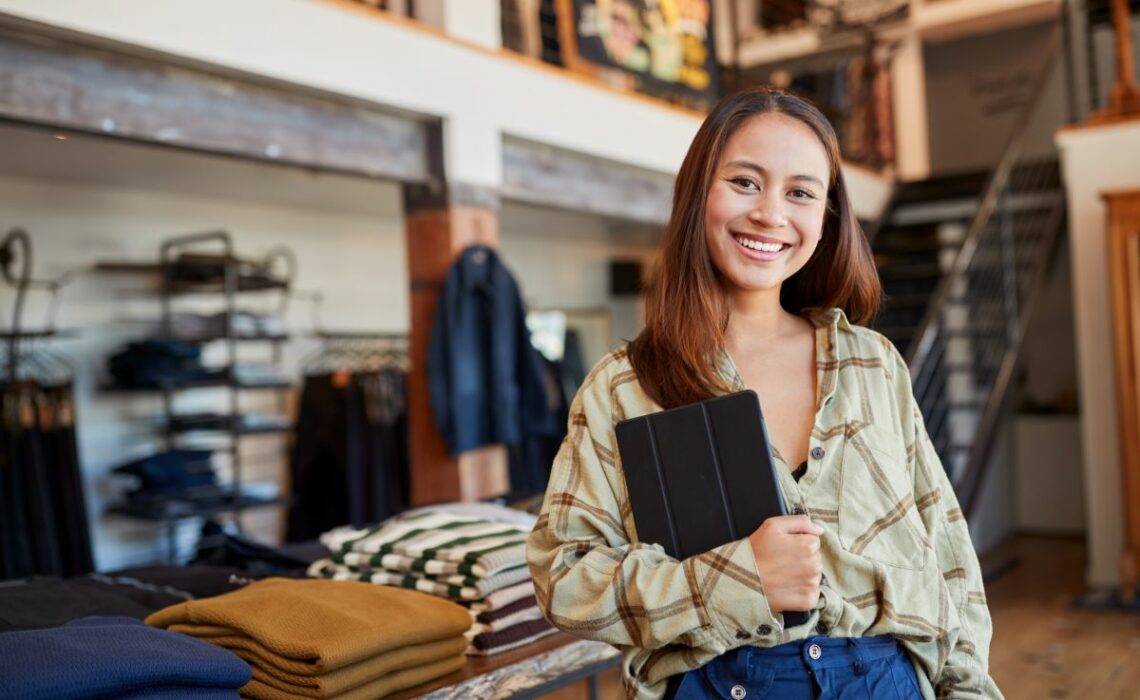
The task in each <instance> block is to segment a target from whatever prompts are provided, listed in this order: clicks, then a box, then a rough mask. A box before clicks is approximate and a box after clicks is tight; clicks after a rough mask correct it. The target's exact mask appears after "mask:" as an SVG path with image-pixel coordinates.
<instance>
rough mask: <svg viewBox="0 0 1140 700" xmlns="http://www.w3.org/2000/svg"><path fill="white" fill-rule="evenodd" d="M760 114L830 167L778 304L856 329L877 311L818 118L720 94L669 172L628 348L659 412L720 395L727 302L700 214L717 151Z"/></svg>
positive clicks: (757, 91)
mask: <svg viewBox="0 0 1140 700" xmlns="http://www.w3.org/2000/svg"><path fill="white" fill-rule="evenodd" d="M768 112H778V113H780V114H785V115H787V116H789V117H792V118H794V119H798V120H799V121H801V122H803V123H804V124H806V125H807V126H808V127H810V128H811V129H812V131H814V132H815V134H816V136H818V137H819V140H820V142H821V143H822V144H823V147H824V149H825V150H826V151H827V156H828V159H829V160H830V162H831V173H830V182H829V183H828V188H827V214H826V215H825V217H824V222H823V235H822V237H821V239H820V242H819V245H818V246H817V247H816V250H815V252H814V253H813V254H812V257H811V259H809V260H808V262H807V263H806V264H805V265H804V267H803V268H802V269H800V270H799V271H798V272H796V274H794V275H792V276H791V277H790V278H788V279H787V280H785V282H784V284H783V285H782V287H781V289H780V304H781V305H782V306H783V307H784V309H786V310H787V311H789V312H791V313H794V314H799V315H808V314H809V313H811V311H813V310H823V309H831V308H834V307H839V308H841V309H843V311H844V312H845V313H846V314H847V317H848V318H849V319H850V320H851V321H852V322H853V323H866V322H867V321H868V320H870V319H871V318H872V317H873V316H874V314H875V311H876V310H877V309H878V305H879V299H880V296H881V293H882V292H881V287H880V284H879V275H878V272H877V271H876V269H875V263H874V260H873V258H872V256H871V247H870V245H868V243H867V238H866V236H864V235H863V231H862V228H861V227H860V226H859V221H858V220H857V219H856V218H855V212H854V210H853V209H852V207H851V201H850V198H849V197H848V194H847V185H846V183H845V182H844V180H843V172H842V170H841V169H840V154H839V143H838V141H837V140H836V138H835V131H834V130H833V129H832V128H831V124H829V123H828V121H827V118H826V117H824V116H823V114H821V113H820V112H819V110H818V109H816V108H815V107H814V106H813V105H812V104H811V103H809V102H807V101H806V100H803V99H801V98H799V97H796V96H794V95H791V94H788V93H786V92H783V91H781V90H776V89H774V88H767V87H759V88H752V89H748V90H744V91H741V92H738V93H736V94H734V95H730V96H728V97H726V98H724V99H723V100H721V101H720V102H719V103H718V104H717V105H716V106H715V107H714V108H713V110H712V112H710V113H709V116H708V117H707V118H706V119H705V121H704V123H703V124H701V128H700V129H699V130H698V131H697V135H696V136H695V137H694V138H693V143H692V144H691V145H690V146H689V152H688V153H687V154H686V155H685V160H684V162H683V163H682V164H681V170H680V172H679V173H677V180H676V182H675V183H674V186H673V212H672V215H671V216H670V217H669V223H668V225H667V226H666V228H665V236H664V240H663V242H662V255H661V259H660V260H659V261H658V265H657V269H656V271H655V273H654V274H653V276H652V279H651V280H650V282H649V285H648V288H647V290H646V292H647V296H646V303H645V310H646V314H645V315H646V323H645V328H644V330H642V332H641V334H640V335H638V336H637V338H636V339H634V340H633V341H632V342H631V343H630V344H629V358H630V362H631V363H632V364H633V368H634V370H635V371H636V372H637V377H638V380H639V381H640V383H641V386H642V387H643V388H644V390H645V392H646V393H647V394H648V395H649V397H650V398H652V399H653V400H654V401H656V402H657V403H658V404H660V405H661V406H662V407H664V408H670V407H673V406H679V405H682V404H686V403H691V402H693V401H700V400H703V399H707V398H711V397H713V396H715V395H717V394H721V393H724V392H726V391H729V389H730V387H728V386H727V384H726V383H725V381H724V380H723V379H722V378H721V377H720V375H719V374H718V372H717V368H716V367H715V366H714V362H713V360H714V358H715V357H716V356H717V354H718V353H719V351H721V350H723V348H724V332H725V329H726V328H727V324H728V300H727V295H726V290H725V288H724V285H723V283H722V281H721V279H720V275H719V274H718V272H717V270H716V268H715V267H714V265H713V262H712V259H711V258H710V256H709V251H708V244H707V243H706V241H705V207H706V202H707V200H708V192H709V188H710V186H711V183H712V178H713V175H714V173H715V170H716V167H717V165H718V164H719V163H720V159H721V154H722V153H723V152H724V148H725V144H727V143H728V140H729V138H731V137H732V135H733V134H734V133H735V132H736V130H737V129H739V128H740V127H741V126H742V125H743V124H744V123H745V122H746V121H747V120H748V119H750V118H752V117H755V116H759V115H761V114H765V113H768Z"/></svg>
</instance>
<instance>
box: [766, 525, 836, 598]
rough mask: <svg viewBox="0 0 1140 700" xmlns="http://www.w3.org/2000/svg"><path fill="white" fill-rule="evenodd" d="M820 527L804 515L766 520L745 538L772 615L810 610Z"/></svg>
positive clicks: (819, 566) (818, 570)
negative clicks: (754, 559) (750, 546)
mask: <svg viewBox="0 0 1140 700" xmlns="http://www.w3.org/2000/svg"><path fill="white" fill-rule="evenodd" d="M822 534H823V528H821V527H820V526H818V525H816V524H815V523H813V522H812V521H811V519H810V518H808V516H806V515H783V516H780V517H776V518H768V519H767V520H765V521H764V524H763V525H761V526H760V527H759V528H757V529H756V531H755V532H753V533H752V534H751V535H749V536H748V542H749V543H750V544H751V545H752V554H753V555H754V556H755V557H756V571H757V572H758V573H759V574H760V583H761V584H763V586H764V595H765V596H767V598H768V607H769V608H770V609H771V610H772V612H785V611H789V610H812V609H814V608H815V604H816V601H818V600H819V581H820V576H821V575H822V574H823V560H822V558H821V557H820V554H819V536H820V535H822Z"/></svg>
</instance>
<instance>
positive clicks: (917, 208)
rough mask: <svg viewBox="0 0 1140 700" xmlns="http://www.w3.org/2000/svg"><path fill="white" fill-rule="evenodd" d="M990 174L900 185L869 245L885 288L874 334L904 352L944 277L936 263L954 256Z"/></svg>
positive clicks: (965, 175)
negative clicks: (880, 334) (877, 332)
mask: <svg viewBox="0 0 1140 700" xmlns="http://www.w3.org/2000/svg"><path fill="white" fill-rule="evenodd" d="M987 176H988V173H986V172H984V171H983V172H978V173H968V174H964V175H953V176H948V177H939V178H933V179H930V180H923V181H921V182H908V183H902V184H900V185H899V186H898V187H897V188H896V190H895V193H894V197H893V198H892V200H891V210H890V211H889V212H888V213H887V216H886V217H885V218H884V220H883V222H882V224H881V225H880V227H879V228H878V231H877V232H876V234H875V238H874V241H873V246H874V252H875V264H876V265H877V266H878V268H879V278H880V280H881V281H882V283H883V296H884V299H883V303H882V305H881V307H880V309H879V315H878V317H877V318H876V319H875V329H876V330H878V331H879V332H880V333H882V334H883V335H885V336H887V338H889V339H890V340H891V342H892V343H894V345H895V347H897V348H898V349H899V351H900V352H902V353H903V354H905V353H906V351H907V349H908V348H909V347H910V344H911V342H912V341H913V340H914V337H915V335H916V333H917V332H918V327H919V324H920V323H922V319H923V316H924V315H925V314H926V307H927V306H929V305H930V300H931V297H932V296H933V295H934V292H935V290H936V289H937V288H938V282H939V280H940V279H941V278H942V269H943V267H944V266H943V265H940V261H943V260H946V259H947V258H948V256H953V255H954V254H956V253H957V251H958V249H959V248H960V247H961V245H962V239H963V238H964V236H965V230H966V228H967V227H968V226H969V225H970V219H971V218H972V217H973V215H974V213H975V212H977V210H978V198H979V197H981V194H982V190H983V189H984V188H985V186H986V178H987Z"/></svg>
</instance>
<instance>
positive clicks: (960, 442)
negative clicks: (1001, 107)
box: [907, 31, 1065, 516]
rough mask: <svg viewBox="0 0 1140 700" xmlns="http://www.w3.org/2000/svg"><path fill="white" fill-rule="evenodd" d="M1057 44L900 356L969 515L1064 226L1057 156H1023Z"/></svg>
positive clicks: (1056, 38)
mask: <svg viewBox="0 0 1140 700" xmlns="http://www.w3.org/2000/svg"><path fill="white" fill-rule="evenodd" d="M1060 46H1061V43H1060V32H1059V31H1058V32H1057V33H1056V34H1055V35H1054V37H1053V42H1052V43H1051V46H1050V49H1049V53H1048V55H1049V58H1048V60H1047V61H1046V62H1045V65H1044V68H1043V70H1042V72H1041V75H1040V77H1039V78H1038V81H1037V85H1036V87H1035V90H1034V93H1033V97H1032V99H1031V100H1030V101H1029V103H1028V106H1027V108H1026V109H1025V111H1024V112H1023V113H1022V115H1021V116H1020V118H1019V119H1018V121H1017V123H1016V124H1015V125H1014V128H1013V130H1012V131H1011V135H1010V139H1009V141H1008V142H1007V145H1006V147H1005V150H1004V152H1003V155H1002V158H1001V160H1000V162H999V164H998V166H997V167H996V168H995V169H994V171H993V172H992V173H991V175H990V178H989V180H988V182H987V185H986V188H985V190H984V194H983V195H982V198H981V203H980V206H979V207H978V211H977V214H976V215H975V216H974V218H973V220H972V222H971V224H970V227H969V229H968V232H967V233H966V235H965V238H964V239H963V241H962V244H961V248H960V249H959V250H958V252H957V255H956V257H955V259H954V261H953V263H952V264H951V265H950V266H949V268H948V269H946V270H945V271H944V273H943V275H942V277H941V279H940V281H939V284H938V287H937V288H936V290H935V292H934V295H933V297H932V298H931V302H930V304H929V305H928V307H927V310H926V313H925V314H924V316H923V320H922V322H921V324H920V325H919V329H918V332H917V334H916V336H915V342H913V343H912V344H911V347H910V349H909V357H907V363H908V365H909V367H910V372H911V379H912V384H913V387H914V393H915V398H916V399H917V401H918V405H919V408H920V410H921V411H922V414H923V417H924V419H925V421H926V427H927V432H928V433H929V434H930V437H931V440H932V442H933V444H934V447H935V449H936V451H937V452H938V454H939V456H940V457H941V459H942V462H943V464H944V465H945V467H946V469H947V472H948V473H949V476H950V479H951V482H952V483H953V485H954V490H955V492H956V494H957V495H958V499H959V501H960V503H961V506H962V509H963V511H964V512H965V513H966V515H967V516H970V515H971V514H972V513H973V512H974V509H975V508H976V506H977V503H978V501H979V499H978V494H979V489H980V487H981V484H982V483H983V481H984V479H985V476H986V471H987V467H988V464H989V461H990V454H991V451H992V448H993V445H994V442H995V441H996V438H997V435H998V431H999V428H1000V425H1001V420H1002V415H1003V412H1004V409H1005V405H1006V402H1007V400H1008V398H1009V395H1010V393H1011V392H1010V387H1011V384H1012V381H1013V379H1014V370H1015V369H1016V366H1017V360H1018V356H1019V353H1020V349H1021V342H1022V339H1023V337H1024V335H1025V330H1026V327H1027V324H1028V321H1029V319H1030V317H1031V315H1032V312H1033V306H1034V303H1035V301H1036V299H1037V297H1038V296H1039V294H1040V288H1041V286H1042V283H1043V281H1044V279H1045V276H1046V272H1047V269H1048V266H1049V262H1050V260H1051V258H1052V254H1053V252H1054V251H1055V249H1056V243H1057V240H1058V234H1059V231H1060V229H1061V223H1062V214H1063V212H1064V204H1065V197H1064V191H1063V188H1062V186H1061V185H1060V183H1059V177H1058V175H1057V164H1056V162H1055V161H1053V160H1050V161H1033V160H1031V159H1028V158H1022V147H1023V145H1024V141H1025V135H1026V133H1027V132H1028V131H1029V126H1030V125H1031V124H1032V123H1033V118H1034V117H1035V116H1037V113H1038V112H1039V111H1040V110H1041V108H1042V106H1043V102H1044V101H1043V96H1044V94H1045V91H1046V90H1045V88H1046V86H1047V84H1048V81H1049V79H1050V75H1051V73H1052V70H1053V67H1054V65H1055V64H1056V62H1057V60H1058V58H1059V55H1060ZM952 371H953V372H954V374H955V375H956V376H954V377H952V376H951V373H952ZM963 407H965V408H963ZM979 410H980V413H979ZM956 417H957V420H956ZM973 418H976V419H977V422H976V425H970V423H971V422H972V420H971V419H973Z"/></svg>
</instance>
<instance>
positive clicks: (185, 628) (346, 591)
mask: <svg viewBox="0 0 1140 700" xmlns="http://www.w3.org/2000/svg"><path fill="white" fill-rule="evenodd" d="M147 624H150V625H152V626H155V627H161V628H165V629H168V630H170V631H172V632H181V633H183V634H188V635H191V636H193V637H197V638H198V639H201V640H203V641H206V642H210V643H211V644H215V645H217V646H220V647H223V648H226V649H229V650H230V651H232V652H233V653H235V654H237V655H238V656H240V657H241V658H242V659H244V660H246V661H247V662H249V665H250V667H251V668H252V670H253V679H252V680H251V681H250V682H249V683H248V684H247V685H246V686H245V687H243V688H242V689H241V692H242V695H243V696H244V697H251V698H261V699H264V700H278V699H285V698H338V699H345V700H357V699H359V700H365V699H366V698H367V699H371V698H379V697H383V696H385V695H387V694H390V693H393V692H396V691H398V690H403V689H405V688H410V687H412V686H415V685H418V684H420V683H425V682H427V681H430V680H433V679H435V678H438V677H439V676H443V675H446V674H448V673H451V672H452V671H455V670H458V669H459V668H460V667H461V666H463V663H464V649H465V647H466V637H465V636H464V633H465V632H466V631H467V630H468V629H469V628H470V627H471V618H470V613H469V612H468V611H466V610H464V609H463V608H461V607H460V606H458V605H454V604H452V603H449V602H447V601H444V600H439V599H437V598H433V597H431V596H427V595H422V594H419V593H416V592H414V591H405V590H399V589H395V588H382V587H378V586H371V585H368V584H364V583H359V582H351V581H314V580H300V581H298V580H290V579H279V578H271V579H265V580H263V581H258V582H256V583H252V584H250V585H248V586H246V587H245V588H243V589H241V590H238V591H235V592H233V593H228V594H226V595H223V596H218V597H216V598H207V599H204V600H194V601H189V602H186V603H180V604H178V605H173V606H171V607H169V608H165V609H163V610H160V611H158V612H156V613H154V614H153V615H151V616H150V617H148V618H147Z"/></svg>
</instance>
